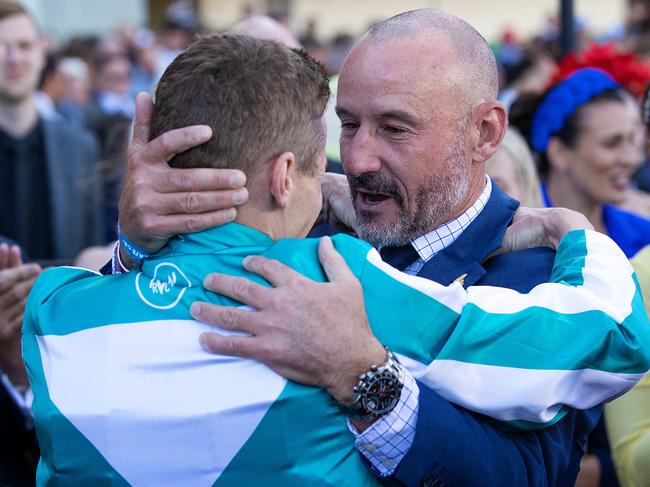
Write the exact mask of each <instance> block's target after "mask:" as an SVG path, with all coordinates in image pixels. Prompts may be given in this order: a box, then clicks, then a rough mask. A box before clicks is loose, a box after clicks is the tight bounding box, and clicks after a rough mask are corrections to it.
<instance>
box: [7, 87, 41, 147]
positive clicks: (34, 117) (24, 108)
mask: <svg viewBox="0 0 650 487" xmlns="http://www.w3.org/2000/svg"><path fill="white" fill-rule="evenodd" d="M37 121H38V112H37V111H36V105H35V104H34V98H33V95H31V94H30V95H29V96H28V97H26V98H25V99H23V100H21V101H18V102H15V103H8V102H5V101H1V102H0V129H2V130H3V131H4V132H6V133H7V134H9V135H10V136H11V137H14V138H16V139H18V138H21V137H23V136H24V135H25V134H27V133H28V132H29V131H30V130H31V129H32V128H34V125H36V122H37Z"/></svg>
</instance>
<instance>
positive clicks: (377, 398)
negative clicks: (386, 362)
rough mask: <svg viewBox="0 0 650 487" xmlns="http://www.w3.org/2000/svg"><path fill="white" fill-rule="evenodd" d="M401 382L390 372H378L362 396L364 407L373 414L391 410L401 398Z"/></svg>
mask: <svg viewBox="0 0 650 487" xmlns="http://www.w3.org/2000/svg"><path fill="white" fill-rule="evenodd" d="M399 385H400V383H399V381H398V380H397V379H396V377H395V376H394V375H393V374H392V373H390V372H383V373H381V374H377V375H376V376H374V377H373V378H372V380H371V381H370V383H369V384H368V385H367V386H366V390H365V391H364V394H363V396H362V402H363V407H364V408H365V409H366V411H368V412H369V413H371V414H376V415H381V414H383V413H384V412H385V411H390V410H391V409H393V408H394V407H395V405H396V404H397V402H398V400H399V392H400V391H399V389H400V387H399Z"/></svg>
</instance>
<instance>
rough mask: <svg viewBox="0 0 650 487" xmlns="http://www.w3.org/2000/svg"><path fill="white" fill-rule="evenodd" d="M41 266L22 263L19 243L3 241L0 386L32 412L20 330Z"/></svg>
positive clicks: (0, 254)
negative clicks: (28, 298) (31, 290)
mask: <svg viewBox="0 0 650 487" xmlns="http://www.w3.org/2000/svg"><path fill="white" fill-rule="evenodd" d="M40 272H41V268H40V267H39V266H38V265H36V264H23V263H22V257H21V254H20V249H19V248H18V246H16V245H13V246H9V245H7V244H4V243H3V244H0V384H1V385H0V386H3V387H4V388H5V389H6V390H7V392H8V393H9V395H10V396H11V397H12V399H13V400H14V402H15V403H16V405H17V406H18V407H19V408H20V409H21V410H22V411H23V412H24V413H25V414H26V415H29V414H30V413H29V411H30V409H31V398H32V395H31V391H30V390H29V381H28V380H27V373H26V371H25V366H24V364H23V361H22V357H21V346H20V329H21V325H22V322H23V313H24V311H25V304H26V302H27V296H28V295H29V291H30V289H31V288H32V286H33V285H34V282H35V281H36V278H37V277H38V275H39V274H40Z"/></svg>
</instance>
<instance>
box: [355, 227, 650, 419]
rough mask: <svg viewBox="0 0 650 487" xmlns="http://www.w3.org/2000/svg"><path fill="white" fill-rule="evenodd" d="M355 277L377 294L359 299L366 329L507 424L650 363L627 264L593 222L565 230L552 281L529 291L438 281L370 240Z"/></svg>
mask: <svg viewBox="0 0 650 487" xmlns="http://www.w3.org/2000/svg"><path fill="white" fill-rule="evenodd" d="M387 277H388V278H387ZM361 282H362V285H363V287H364V293H365V296H366V300H367V301H377V298H378V297H380V296H381V297H383V301H382V302H381V303H382V305H381V306H379V307H373V306H368V307H367V310H368V319H369V321H370V323H371V324H372V329H373V332H374V333H375V335H376V336H377V338H378V339H379V340H380V341H381V342H382V343H385V344H388V345H389V346H391V348H393V349H394V350H395V351H396V352H398V353H399V354H400V358H401V360H402V363H403V364H405V365H406V367H407V368H408V369H409V370H410V372H411V373H412V374H413V376H414V377H415V378H416V379H417V380H419V381H421V382H422V383H424V384H425V385H427V387H429V388H431V389H433V390H435V391H436V392H438V393H439V394H440V395H442V396H443V397H445V398H446V399H448V400H449V401H452V402H454V403H456V404H460V405H462V406H463V407H466V408H468V409H471V410H474V411H477V412H480V413H482V414H485V415H488V416H492V417H494V418H496V419H499V420H501V421H507V422H509V426H511V427H514V428H520V429H536V428H541V427H545V426H547V425H549V424H552V423H553V422H555V421H557V419H558V418H559V417H561V416H562V415H563V414H564V409H563V406H570V407H574V408H577V409H589V408H591V407H593V406H595V405H597V404H600V403H603V402H605V401H608V400H611V399H613V398H615V397H617V396H619V395H621V394H623V393H624V392H626V391H627V390H629V389H630V388H631V387H633V386H634V384H635V383H636V382H637V381H638V380H640V378H641V377H642V376H643V374H644V373H645V371H646V370H647V369H648V368H649V367H650V350H649V346H648V345H647V344H648V343H650V342H649V340H650V329H649V327H648V323H647V318H646V317H645V313H644V311H643V304H642V300H641V297H640V295H639V294H638V291H637V287H636V285H635V282H634V278H633V271H632V268H631V266H630V264H629V262H628V261H627V259H626V258H625V256H624V255H623V253H622V252H621V251H620V249H619V248H618V247H617V246H616V244H614V242H613V241H612V240H611V239H609V238H608V237H606V236H605V235H602V234H600V233H597V232H594V231H592V230H579V231H573V232H571V233H569V234H568V235H567V236H566V237H565V238H564V239H563V240H562V241H561V243H560V245H559V248H558V251H557V254H556V259H555V265H554V268H553V275H552V278H551V282H550V283H544V284H540V285H538V286H536V287H535V288H533V290H532V291H531V292H530V293H527V294H521V293H518V292H517V291H514V290H511V289H505V288H497V287H491V286H474V287H470V288H468V290H467V291H465V290H464V289H463V288H462V286H461V285H460V284H459V283H455V284H452V285H450V286H447V287H445V286H441V285H439V284H437V283H435V282H432V281H429V280H426V279H422V278H418V277H414V276H408V275H405V274H403V273H400V272H398V271H397V270H395V269H393V268H391V267H390V266H388V265H387V264H385V263H383V262H382V261H381V259H380V257H379V255H378V253H377V252H376V251H374V250H373V251H370V252H369V254H368V266H367V267H366V269H365V270H364V274H363V275H362V277H361ZM394 282H398V283H399V285H395V284H394ZM424 296H426V297H428V298H430V299H423V297H424ZM393 309H395V310H397V311H394V312H391V310H393ZM387 313H388V314H389V316H387ZM397 322H399V325H398V323H397ZM396 326H397V327H398V329H399V330H400V333H399V334H398V335H396V334H395V332H394V327H396Z"/></svg>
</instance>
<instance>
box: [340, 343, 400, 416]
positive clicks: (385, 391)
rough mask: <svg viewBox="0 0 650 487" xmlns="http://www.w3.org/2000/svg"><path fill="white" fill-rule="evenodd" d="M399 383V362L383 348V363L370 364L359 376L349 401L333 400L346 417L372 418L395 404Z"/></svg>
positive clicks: (397, 397)
mask: <svg viewBox="0 0 650 487" xmlns="http://www.w3.org/2000/svg"><path fill="white" fill-rule="evenodd" d="M403 385H404V373H403V369H402V365H401V364H400V363H399V361H398V360H397V357H396V356H395V354H394V353H393V352H391V351H390V350H388V348H386V362H385V363H384V365H380V366H377V365H373V366H371V367H370V370H369V371H368V372H366V373H364V374H361V375H360V376H359V382H358V383H357V385H356V386H354V397H353V400H352V402H351V403H348V404H341V403H337V404H338V407H339V408H340V409H341V411H342V412H343V413H344V414H345V415H346V416H348V417H349V418H350V419H356V420H360V421H374V420H376V419H377V418H379V417H381V416H384V415H386V414H388V413H390V412H391V411H392V410H393V409H394V408H395V406H397V403H398V402H399V398H400V394H401V393H402V387H403Z"/></svg>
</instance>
